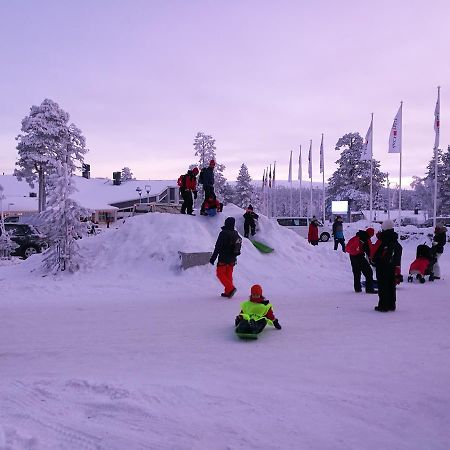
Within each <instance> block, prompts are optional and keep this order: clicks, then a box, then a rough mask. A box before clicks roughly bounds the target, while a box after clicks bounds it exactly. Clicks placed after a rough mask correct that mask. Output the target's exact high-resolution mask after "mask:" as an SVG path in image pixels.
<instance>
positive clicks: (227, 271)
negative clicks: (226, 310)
mask: <svg viewBox="0 0 450 450" xmlns="http://www.w3.org/2000/svg"><path fill="white" fill-rule="evenodd" d="M235 222H236V221H235V218H234V217H227V218H226V219H225V223H224V226H223V227H222V231H221V232H220V233H219V236H218V238H217V242H216V246H215V247H214V252H213V254H212V256H211V259H210V260H209V262H210V263H211V264H212V265H214V262H215V261H216V259H217V270H216V274H217V278H218V279H219V281H220V282H221V283H222V284H223V286H224V292H223V293H222V294H220V295H221V296H222V297H227V298H231V297H233V295H234V294H235V292H236V288H235V287H234V284H233V269H234V266H235V264H236V261H237V257H238V256H239V255H240V254H241V245H242V239H241V237H240V236H239V234H238V232H237V231H236V230H235V229H234V225H235Z"/></svg>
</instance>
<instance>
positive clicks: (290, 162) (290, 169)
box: [288, 150, 292, 183]
mask: <svg viewBox="0 0 450 450" xmlns="http://www.w3.org/2000/svg"><path fill="white" fill-rule="evenodd" d="M288 181H289V182H290V183H292V150H291V157H290V158H289V175H288Z"/></svg>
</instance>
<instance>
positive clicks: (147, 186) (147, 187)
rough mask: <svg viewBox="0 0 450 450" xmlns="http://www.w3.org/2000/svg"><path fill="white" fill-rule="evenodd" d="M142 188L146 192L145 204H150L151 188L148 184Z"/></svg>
mask: <svg viewBox="0 0 450 450" xmlns="http://www.w3.org/2000/svg"><path fill="white" fill-rule="evenodd" d="M144 188H145V191H146V192H147V203H150V191H151V190H152V187H151V186H150V185H149V184H146V185H145V186H144Z"/></svg>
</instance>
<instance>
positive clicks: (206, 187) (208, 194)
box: [200, 185, 216, 213]
mask: <svg viewBox="0 0 450 450" xmlns="http://www.w3.org/2000/svg"><path fill="white" fill-rule="evenodd" d="M203 190H204V191H205V200H204V202H203V203H202V206H201V208H200V212H201V213H204V212H205V207H204V204H205V201H206V200H207V199H208V198H211V197H215V196H216V194H215V192H214V186H210V185H204V186H203Z"/></svg>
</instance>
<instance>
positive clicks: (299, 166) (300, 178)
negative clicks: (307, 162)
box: [298, 145, 302, 181]
mask: <svg viewBox="0 0 450 450" xmlns="http://www.w3.org/2000/svg"><path fill="white" fill-rule="evenodd" d="M298 179H299V181H301V180H302V146H301V145H300V152H299V154H298Z"/></svg>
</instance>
